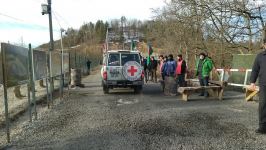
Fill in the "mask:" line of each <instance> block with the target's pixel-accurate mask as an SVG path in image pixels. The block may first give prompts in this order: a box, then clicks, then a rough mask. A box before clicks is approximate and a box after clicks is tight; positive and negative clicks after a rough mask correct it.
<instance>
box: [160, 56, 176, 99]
mask: <svg viewBox="0 0 266 150" xmlns="http://www.w3.org/2000/svg"><path fill="white" fill-rule="evenodd" d="M163 70H164V74H165V80H164V83H165V87H164V88H165V89H164V94H165V95H170V96H175V95H176V93H177V90H176V81H175V76H176V61H175V60H174V57H173V55H172V54H169V56H168V61H167V62H166V63H165V65H164V69H163Z"/></svg>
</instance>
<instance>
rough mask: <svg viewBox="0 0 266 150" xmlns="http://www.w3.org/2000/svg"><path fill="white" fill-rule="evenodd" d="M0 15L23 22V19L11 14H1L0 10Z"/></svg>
mask: <svg viewBox="0 0 266 150" xmlns="http://www.w3.org/2000/svg"><path fill="white" fill-rule="evenodd" d="M0 15H1V16H4V17H7V18H10V19H13V20H16V21H20V22H25V21H24V20H22V19H19V18H16V17H12V16H10V15H6V14H3V13H1V12H0Z"/></svg>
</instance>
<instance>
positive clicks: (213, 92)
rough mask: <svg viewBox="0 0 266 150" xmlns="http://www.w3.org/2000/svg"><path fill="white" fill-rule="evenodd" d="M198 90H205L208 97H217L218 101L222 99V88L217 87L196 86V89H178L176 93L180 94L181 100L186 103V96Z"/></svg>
mask: <svg viewBox="0 0 266 150" xmlns="http://www.w3.org/2000/svg"><path fill="white" fill-rule="evenodd" d="M199 90H207V91H208V93H209V95H210V96H213V97H217V98H218V99H219V100H222V98H223V87H222V86H218V85H210V86H198V87H179V88H178V89H177V92H178V93H180V94H182V100H184V101H188V96H189V95H190V94H191V93H194V92H196V91H199Z"/></svg>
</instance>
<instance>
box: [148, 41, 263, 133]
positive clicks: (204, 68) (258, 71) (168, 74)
mask: <svg viewBox="0 0 266 150" xmlns="http://www.w3.org/2000/svg"><path fill="white" fill-rule="evenodd" d="M263 42H264V45H263V51H262V52H261V53H259V54H258V55H257V57H256V59H255V61H254V64H253V67H252V72H251V77H250V83H251V85H250V87H251V88H252V89H254V90H255V89H256V85H255V83H256V81H257V79H258V78H259V81H258V83H259V128H258V129H257V130H256V133H260V134H266V65H265V64H266V39H264V41H263ZM151 60H152V61H151V62H153V63H151V64H150V66H148V65H147V61H146V62H144V70H145V74H146V70H147V69H148V70H150V71H151V72H152V77H155V78H154V79H155V80H156V78H157V76H156V71H157V64H159V69H160V70H159V71H160V73H161V76H162V80H164V81H165V80H166V79H167V78H170V79H176V81H177V82H176V83H177V85H178V86H180V87H183V86H186V82H185V74H186V72H187V64H186V61H185V60H183V58H182V55H181V54H179V55H177V60H176V61H175V60H174V57H173V55H172V54H170V55H168V56H163V55H160V56H159V62H157V61H156V60H155V59H154V57H152V58H151ZM144 61H145V60H144ZM145 64H146V66H145ZM213 68H215V67H214V63H213V61H212V59H211V58H209V57H208V56H207V55H206V54H205V53H200V54H199V60H198V62H197V64H196V69H197V71H196V75H197V76H198V78H199V82H200V85H201V86H208V84H209V77H210V72H211V71H212V69H213ZM145 78H146V79H147V75H145ZM172 81H173V80H172ZM200 96H208V92H207V91H202V92H201V94H200Z"/></svg>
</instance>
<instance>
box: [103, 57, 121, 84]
mask: <svg viewBox="0 0 266 150" xmlns="http://www.w3.org/2000/svg"><path fill="white" fill-rule="evenodd" d="M107 63H108V64H107V68H106V71H107V80H115V81H119V80H124V76H123V73H122V68H123V67H122V66H121V59H120V53H109V55H108V60H107Z"/></svg>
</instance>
